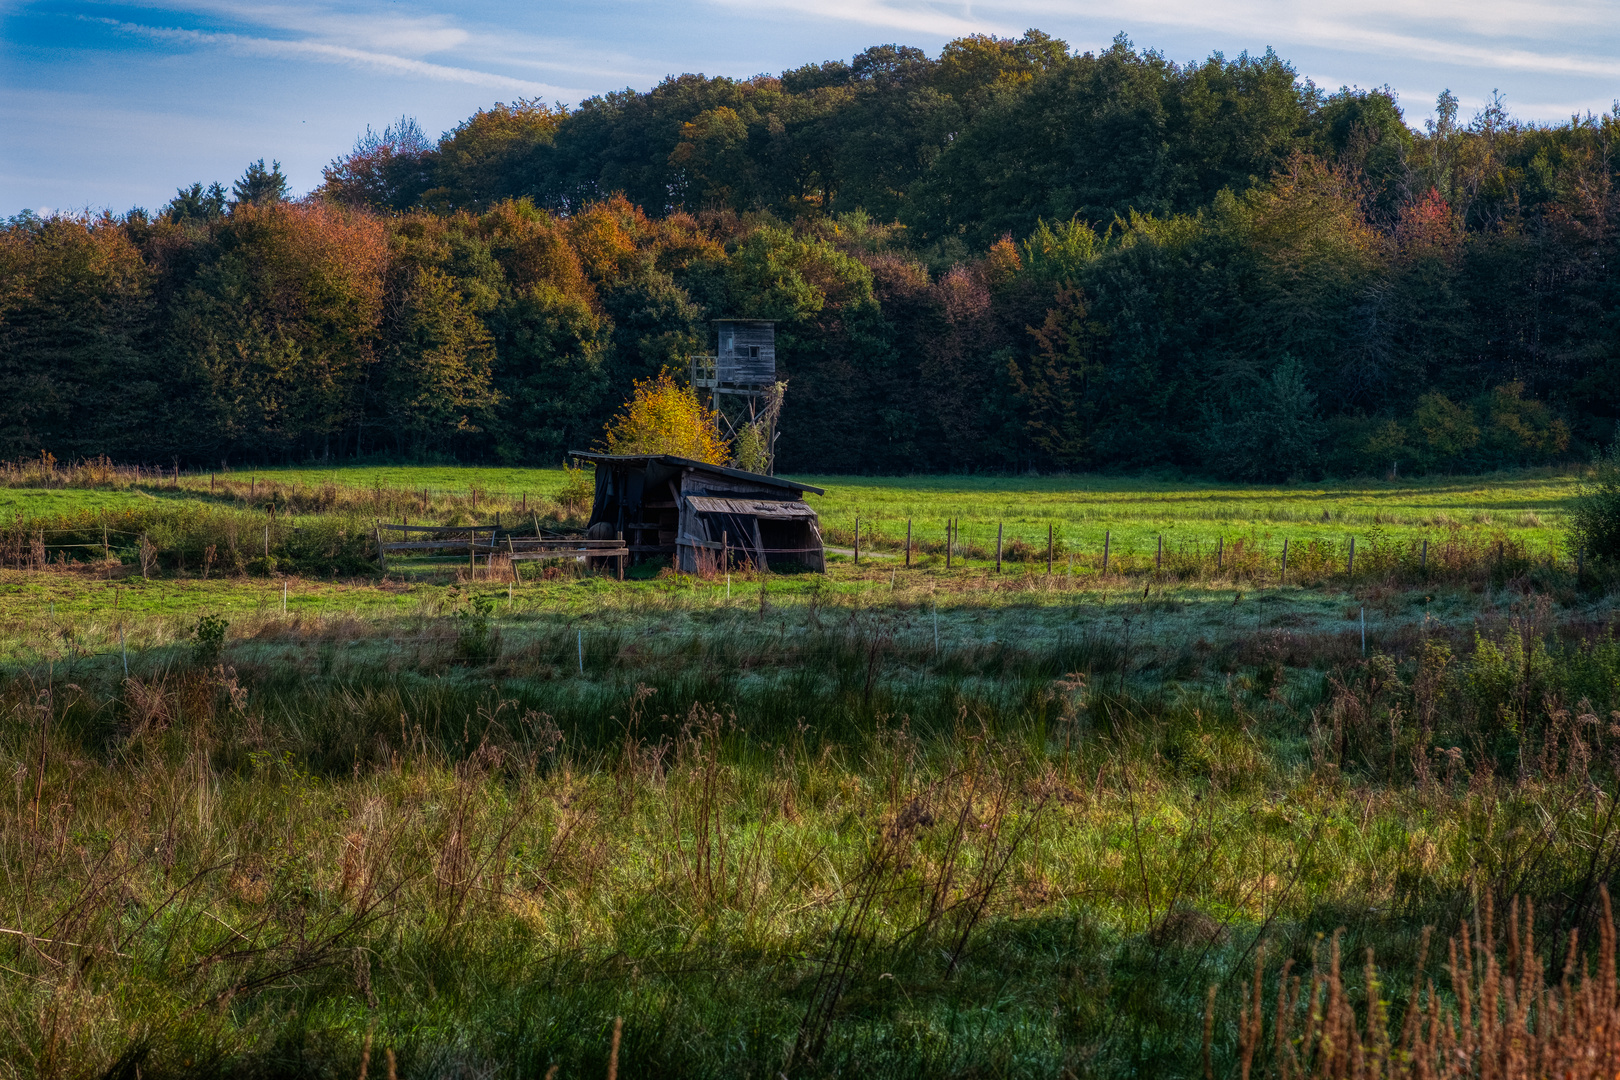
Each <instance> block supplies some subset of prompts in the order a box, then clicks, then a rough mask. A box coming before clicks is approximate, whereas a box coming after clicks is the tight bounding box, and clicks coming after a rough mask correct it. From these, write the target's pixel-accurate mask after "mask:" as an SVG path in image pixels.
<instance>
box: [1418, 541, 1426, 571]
mask: <svg viewBox="0 0 1620 1080" xmlns="http://www.w3.org/2000/svg"><path fill="white" fill-rule="evenodd" d="M1418 571H1419V572H1420V573H1422V574H1423V576H1424V577H1428V576H1429V542H1428V541H1427V540H1425V541H1423V555H1422V556H1421V557H1420V558H1419V560H1418Z"/></svg>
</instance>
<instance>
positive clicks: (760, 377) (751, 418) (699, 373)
mask: <svg viewBox="0 0 1620 1080" xmlns="http://www.w3.org/2000/svg"><path fill="white" fill-rule="evenodd" d="M714 323H715V330H716V335H715V336H716V338H717V345H718V347H717V348H716V349H715V353H714V355H713V356H693V357H691V358H690V359H691V364H692V389H694V390H696V391H697V393H698V396H699V397H700V398H702V397H703V396H705V395H707V397H708V399H709V400H708V406H709V409H710V410H711V411H712V412H713V413H714V416H715V426H716V428H717V429H718V431H717V434H719V435H720V437H721V438H723V439H736V438H737V436H738V434H739V432H741V431H742V429H743V428H745V427H747V426H750V425H760V426H762V427H763V431H762V432H761V435H762V436H763V442H764V452H765V468H764V469H763V471H764V472H766V473H772V472H774V471H775V469H774V468H773V467H772V466H773V464H774V461H775V458H776V453H775V451H776V418H777V415H778V414H779V413H780V412H781V409H782V387H781V386H780V385H779V384H778V383H777V381H776V324H775V323H774V322H763V321H760V320H757V319H716V320H715V321H714Z"/></svg>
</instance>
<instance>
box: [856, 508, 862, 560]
mask: <svg viewBox="0 0 1620 1080" xmlns="http://www.w3.org/2000/svg"><path fill="white" fill-rule="evenodd" d="M855 565H856V566H859V565H861V515H859V514H856V515H855Z"/></svg>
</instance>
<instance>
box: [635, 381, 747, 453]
mask: <svg viewBox="0 0 1620 1080" xmlns="http://www.w3.org/2000/svg"><path fill="white" fill-rule="evenodd" d="M605 442H606V449H607V452H608V453H610V454H674V455H675V456H676V457H684V458H691V459H692V460H693V461H702V462H706V463H708V464H710V465H723V464H725V463H726V461H727V460H728V459H729V458H730V456H731V448H730V447H729V446H728V445H727V444H726V441H725V440H724V439H722V438H720V436H719V434H718V432H717V431H716V430H715V416H714V414H713V413H711V412H710V411H709V410H708V409H705V408H704V407H703V403H702V402H701V401H699V400H698V399H697V395H696V394H694V393H693V392H692V391H691V389H689V388H688V387H685V386H682V385H681V384H680V383H678V382H676V381H675V376H674V375H672V374H671V373H670V372H669V371H667V370H666V371H664V372H661V373H660V374H659V376H658V377H657V378H656V379H644V380H641V381H639V382H637V383H636V384H635V396H634V397H632V398H631V399H630V400H629V401H627V402H625V403H624V411H623V412H621V413H620V414H619V415H618V416H615V417H614V418H613V419H612V420H610V421H608V424H607V428H606V429H605Z"/></svg>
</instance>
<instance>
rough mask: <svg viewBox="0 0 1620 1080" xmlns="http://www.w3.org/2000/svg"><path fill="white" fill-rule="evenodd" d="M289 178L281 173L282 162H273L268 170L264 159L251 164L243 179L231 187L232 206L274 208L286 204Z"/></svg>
mask: <svg viewBox="0 0 1620 1080" xmlns="http://www.w3.org/2000/svg"><path fill="white" fill-rule="evenodd" d="M287 196H288V189H287V178H286V177H285V176H283V175H282V173H281V162H279V161H273V162H271V163H270V167H269V168H268V169H267V168H265V167H264V158H260V159H259V160H258V161H255V162H251V163H250V164H249V165H248V167H247V171H246V172H244V173H243V174H242V176H241V179H239V180H237V181H236V183H234V184H232V185H231V206H232V207H237V206H272V205H274V204H276V203H279V202H286V201H287Z"/></svg>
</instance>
